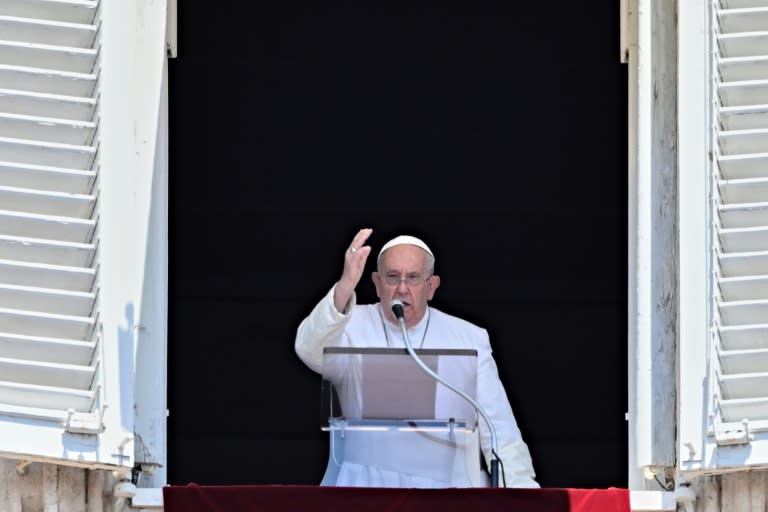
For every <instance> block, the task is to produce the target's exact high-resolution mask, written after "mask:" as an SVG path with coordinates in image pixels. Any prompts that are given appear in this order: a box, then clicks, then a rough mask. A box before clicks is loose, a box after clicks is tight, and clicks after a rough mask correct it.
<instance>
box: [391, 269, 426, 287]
mask: <svg viewBox="0 0 768 512" xmlns="http://www.w3.org/2000/svg"><path fill="white" fill-rule="evenodd" d="M430 277H432V276H431V275H430V276H426V277H425V276H423V275H421V274H408V275H406V276H401V275H400V274H396V273H394V272H393V273H391V274H384V275H383V276H382V280H383V281H384V283H385V284H386V285H387V286H400V283H405V286H407V287H409V288H411V287H414V286H419V285H422V284H424V283H426V282H427V281H429V278H430Z"/></svg>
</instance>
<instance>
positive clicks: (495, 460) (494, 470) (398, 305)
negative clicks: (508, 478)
mask: <svg viewBox="0 0 768 512" xmlns="http://www.w3.org/2000/svg"><path fill="white" fill-rule="evenodd" d="M392 313H394V315H395V318H397V321H398V323H399V324H400V330H401V331H402V332H403V339H404V340H405V348H406V349H407V350H408V353H409V354H410V355H411V357H412V358H413V360H414V361H416V364H418V365H419V367H421V369H422V370H424V371H425V372H427V373H428V374H429V375H430V376H431V377H432V378H433V379H435V380H437V381H438V382H440V383H441V384H443V385H444V386H445V387H447V388H448V389H450V390H451V391H453V392H454V393H456V394H457V395H459V396H460V397H462V398H463V399H464V400H466V401H467V402H469V403H470V404H472V407H474V408H475V410H476V411H477V412H479V413H480V415H481V416H482V417H483V420H485V423H486V425H488V430H490V432H491V487H498V486H499V456H498V454H497V452H496V429H495V428H494V426H493V423H492V422H491V418H490V417H489V416H488V414H487V413H486V412H485V410H484V409H483V408H482V407H481V406H480V404H479V403H477V402H476V401H475V399H473V398H472V397H471V396H469V395H468V394H466V393H465V392H464V391H462V390H461V389H459V388H457V387H456V386H454V385H453V384H451V383H450V382H446V381H444V380H443V379H442V378H441V377H440V376H439V375H438V374H436V373H435V372H433V371H432V369H431V368H430V367H429V366H427V365H426V364H425V363H424V361H422V360H421V358H420V357H419V355H418V354H417V353H416V351H415V350H414V349H413V346H412V345H411V340H410V338H409V337H408V328H407V327H406V325H405V316H404V313H403V303H402V302H401V301H399V300H397V299H395V300H393V301H392Z"/></svg>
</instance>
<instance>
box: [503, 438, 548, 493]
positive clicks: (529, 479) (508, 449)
mask: <svg viewBox="0 0 768 512" xmlns="http://www.w3.org/2000/svg"><path fill="white" fill-rule="evenodd" d="M498 452H499V453H498V455H499V459H501V463H502V465H503V468H502V467H501V465H500V466H499V486H502V485H503V484H504V482H506V484H507V487H531V488H538V487H539V484H538V482H536V480H534V478H535V477H536V474H535V473H534V472H533V462H532V461H531V454H530V452H529V451H528V446H527V445H526V444H525V443H524V442H523V441H522V440H519V441H516V442H512V443H507V444H504V445H500V446H499V449H498ZM502 470H503V471H504V479H503V480H502V476H501V472H502Z"/></svg>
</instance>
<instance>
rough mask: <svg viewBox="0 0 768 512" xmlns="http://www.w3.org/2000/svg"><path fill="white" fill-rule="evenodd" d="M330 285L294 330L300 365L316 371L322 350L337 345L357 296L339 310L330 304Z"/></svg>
mask: <svg viewBox="0 0 768 512" xmlns="http://www.w3.org/2000/svg"><path fill="white" fill-rule="evenodd" d="M335 290H336V285H334V286H333V287H332V288H331V290H330V291H329V292H328V293H327V294H326V295H325V297H323V298H322V299H321V300H320V302H318V304H317V305H316V306H315V308H314V309H313V310H312V312H311V313H310V314H309V315H308V316H307V317H306V318H305V319H304V320H302V322H301V324H299V328H298V329H297V331H296V342H295V345H294V348H295V349H296V354H297V355H298V356H299V358H300V359H301V360H302V361H304V364H306V365H307V366H309V367H310V368H311V369H312V370H314V371H315V372H317V373H322V371H323V349H324V348H325V347H334V346H339V345H340V344H341V339H342V336H343V335H344V328H345V327H346V325H347V322H349V319H350V316H351V315H350V312H351V311H352V308H353V307H354V306H355V304H356V300H357V297H356V295H355V293H354V292H353V293H352V298H351V299H350V300H349V304H348V305H347V307H346V308H345V310H344V313H339V312H338V311H337V310H336V306H335V305H334V303H333V294H334V292H335Z"/></svg>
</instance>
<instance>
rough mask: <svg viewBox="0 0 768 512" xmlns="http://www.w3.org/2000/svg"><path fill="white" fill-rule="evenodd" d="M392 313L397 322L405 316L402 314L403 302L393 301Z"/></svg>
mask: <svg viewBox="0 0 768 512" xmlns="http://www.w3.org/2000/svg"><path fill="white" fill-rule="evenodd" d="M392 313H393V314H394V315H395V318H397V319H398V320H400V319H402V318H403V317H404V316H405V313H404V312H403V301H401V300H400V299H395V300H393V301H392Z"/></svg>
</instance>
